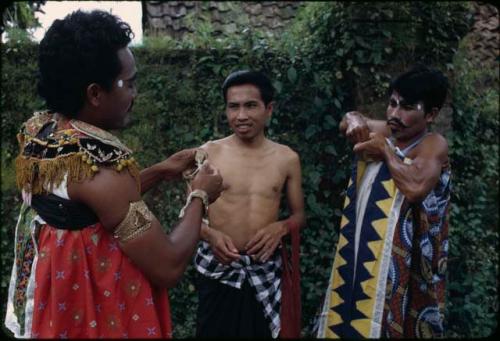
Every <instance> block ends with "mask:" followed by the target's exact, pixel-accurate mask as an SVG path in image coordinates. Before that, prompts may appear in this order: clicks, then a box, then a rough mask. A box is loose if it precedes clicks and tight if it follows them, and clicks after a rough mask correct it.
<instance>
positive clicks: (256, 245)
mask: <svg viewBox="0 0 500 341" xmlns="http://www.w3.org/2000/svg"><path fill="white" fill-rule="evenodd" d="M266 242H267V238H264V237H263V236H262V235H261V234H257V235H256V236H255V237H253V238H252V239H251V240H250V241H249V242H248V243H247V245H246V247H245V248H246V250H247V253H248V254H249V255H252V254H254V253H257V252H258V251H259V250H261V249H262V248H263V247H264V245H265V244H266Z"/></svg>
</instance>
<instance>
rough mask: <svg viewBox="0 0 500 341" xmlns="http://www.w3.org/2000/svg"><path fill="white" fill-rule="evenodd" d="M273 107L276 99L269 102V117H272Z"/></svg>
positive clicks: (267, 107) (267, 108)
mask: <svg viewBox="0 0 500 341" xmlns="http://www.w3.org/2000/svg"><path fill="white" fill-rule="evenodd" d="M273 107H274V101H271V102H269V103H267V106H266V111H267V117H269V118H271V116H272V115H273Z"/></svg>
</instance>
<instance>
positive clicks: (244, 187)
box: [203, 136, 296, 251]
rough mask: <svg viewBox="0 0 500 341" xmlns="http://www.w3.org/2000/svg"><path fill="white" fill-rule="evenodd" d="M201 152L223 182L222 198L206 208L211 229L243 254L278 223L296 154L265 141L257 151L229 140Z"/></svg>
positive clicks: (286, 148) (216, 143) (229, 138)
mask: <svg viewBox="0 0 500 341" xmlns="http://www.w3.org/2000/svg"><path fill="white" fill-rule="evenodd" d="M203 148H204V149H205V150H206V151H207V152H208V154H209V161H210V163H211V164H213V165H214V166H215V167H217V168H218V169H219V170H220V174H221V176H222V178H223V180H224V182H223V192H222V194H221V196H220V197H219V199H218V200H217V201H216V202H214V203H213V204H212V205H210V207H209V220H210V227H211V228H213V229H216V230H219V231H222V232H224V233H225V234H227V235H228V236H230V237H231V238H232V240H233V242H234V245H235V246H236V248H238V250H240V251H241V250H244V245H245V244H246V243H247V242H248V241H249V240H250V239H251V238H252V237H253V236H254V235H255V233H256V232H257V231H258V230H259V229H261V228H263V227H265V226H266V225H268V224H270V223H273V222H275V221H277V220H278V213H279V205H280V199H281V193H282V191H283V189H284V187H285V186H286V184H287V180H288V178H289V174H290V167H291V161H292V160H293V157H294V156H295V155H296V154H295V152H294V151H292V150H291V149H290V148H288V147H286V146H284V145H281V144H278V143H275V142H272V141H270V140H268V139H266V140H265V143H264V144H263V145H262V146H261V147H259V148H255V149H251V148H245V147H242V146H239V145H238V144H236V143H234V141H233V140H232V138H231V136H229V137H226V138H224V139H220V140H217V141H213V142H208V143H206V144H205V145H204V146H203Z"/></svg>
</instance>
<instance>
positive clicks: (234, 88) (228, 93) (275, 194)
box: [195, 71, 304, 337]
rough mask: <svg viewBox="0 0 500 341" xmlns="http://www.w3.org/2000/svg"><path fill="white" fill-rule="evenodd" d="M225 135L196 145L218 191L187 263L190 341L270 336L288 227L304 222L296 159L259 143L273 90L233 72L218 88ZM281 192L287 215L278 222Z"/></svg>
mask: <svg viewBox="0 0 500 341" xmlns="http://www.w3.org/2000/svg"><path fill="white" fill-rule="evenodd" d="M222 90H223V94H224V101H225V103H226V114H227V118H228V122H229V125H230V127H231V129H232V130H233V132H234V133H233V134H232V135H230V136H228V137H225V138H223V139H220V140H217V141H211V142H208V143H206V144H205V145H203V146H202V148H203V149H204V150H206V151H207V152H208V155H209V157H208V158H209V161H210V163H211V164H212V165H214V166H215V167H217V168H218V169H219V170H220V174H221V176H222V177H223V179H224V180H223V192H222V194H221V196H220V197H219V199H218V200H217V202H214V203H213V204H212V205H210V207H209V222H210V223H209V226H206V225H204V226H202V232H201V237H202V239H203V242H202V243H200V246H199V248H198V252H197V255H196V257H195V265H196V268H197V270H198V271H199V272H200V273H201V275H200V276H199V277H200V278H199V281H198V290H199V309H198V323H197V336H203V337H206V336H210V337H216V336H219V337H220V336H228V337H229V336H232V337H264V336H267V337H270V336H272V337H277V336H278V334H279V332H280V316H279V312H280V309H279V308H280V300H281V292H280V290H281V289H280V280H281V266H282V260H281V256H280V253H279V252H277V250H278V245H280V241H281V238H282V237H283V236H285V235H287V234H288V233H289V232H290V228H300V226H302V225H303V224H304V200H303V194H302V187H301V168H300V160H299V156H298V154H297V153H296V152H294V151H293V150H291V149H290V148H289V147H287V146H284V145H281V144H278V143H276V142H273V141H271V140H269V139H268V138H266V136H265V134H264V128H265V126H266V122H267V121H268V120H269V119H270V118H271V114H272V110H273V102H272V96H273V88H272V85H271V83H270V81H269V80H268V79H267V77H265V76H264V75H263V74H261V73H258V72H253V71H237V72H234V73H232V74H231V75H229V76H228V78H227V79H226V80H225V82H224V84H223V86H222ZM283 189H286V194H287V200H288V206H289V209H290V212H291V215H290V217H289V218H288V219H286V220H278V213H279V206H280V198H281V194H282V191H283Z"/></svg>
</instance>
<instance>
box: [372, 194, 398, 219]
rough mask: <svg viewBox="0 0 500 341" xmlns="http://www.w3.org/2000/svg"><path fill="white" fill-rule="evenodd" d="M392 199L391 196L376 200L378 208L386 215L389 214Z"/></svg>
mask: <svg viewBox="0 0 500 341" xmlns="http://www.w3.org/2000/svg"><path fill="white" fill-rule="evenodd" d="M393 201H394V200H393V198H392V197H389V198H387V199H384V200H379V201H377V202H376V204H377V206H378V208H380V209H381V210H382V212H384V214H385V216H386V217H387V216H388V215H389V212H390V210H391V208H392V202H393Z"/></svg>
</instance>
